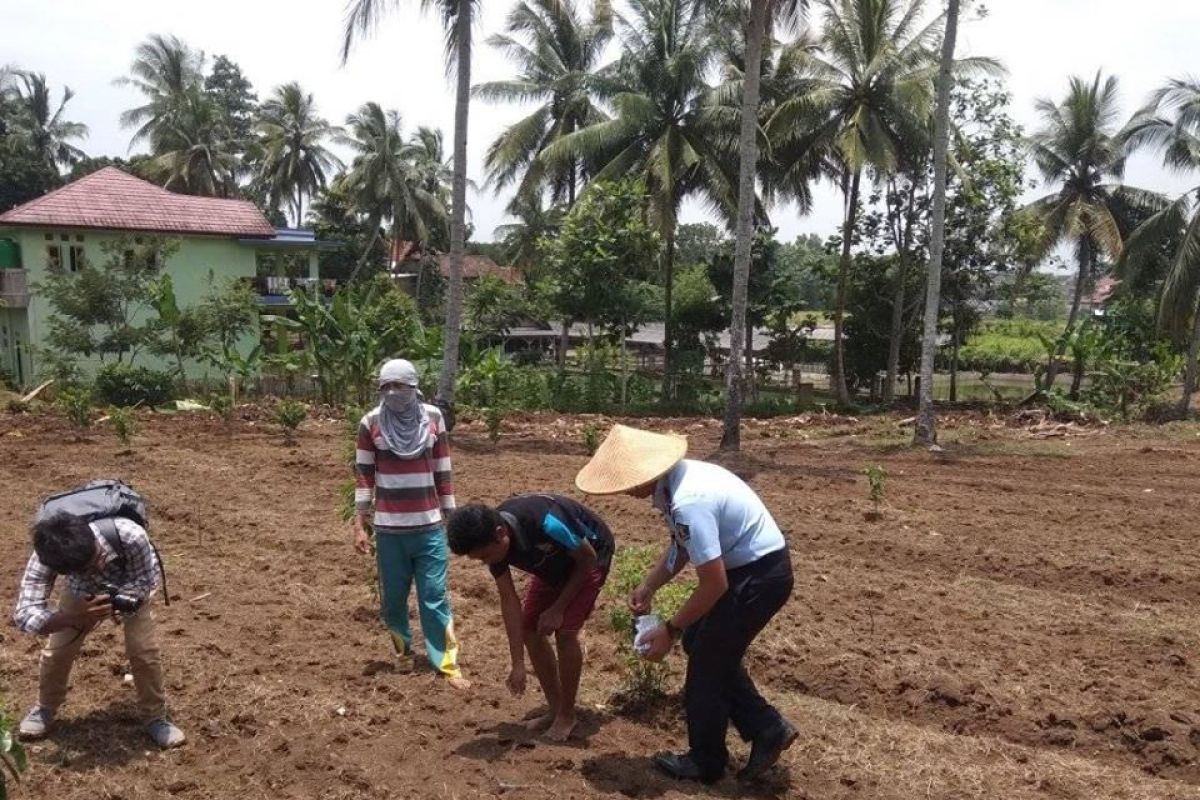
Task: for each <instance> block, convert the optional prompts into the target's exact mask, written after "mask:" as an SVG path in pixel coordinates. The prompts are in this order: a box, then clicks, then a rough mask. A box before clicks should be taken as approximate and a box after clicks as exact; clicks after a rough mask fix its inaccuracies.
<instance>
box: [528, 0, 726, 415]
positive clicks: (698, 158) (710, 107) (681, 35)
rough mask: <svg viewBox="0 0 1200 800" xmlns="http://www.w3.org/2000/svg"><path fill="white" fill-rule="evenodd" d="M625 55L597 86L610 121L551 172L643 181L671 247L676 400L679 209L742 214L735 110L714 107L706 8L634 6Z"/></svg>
mask: <svg viewBox="0 0 1200 800" xmlns="http://www.w3.org/2000/svg"><path fill="white" fill-rule="evenodd" d="M617 28H618V35H619V38H620V41H621V46H622V47H621V49H622V56H621V58H620V60H619V61H618V62H617V63H616V64H614V65H612V66H611V67H610V68H608V69H606V70H604V71H602V73H601V74H600V75H599V77H598V80H597V93H598V96H599V97H600V99H601V101H602V102H603V103H604V104H605V105H606V106H608V107H609V108H610V109H611V119H607V120H603V121H600V122H596V123H593V124H592V125H589V126H587V127H585V128H583V129H582V130H579V131H576V132H575V133H572V134H568V135H566V136H564V137H562V138H561V139H559V140H558V141H556V142H554V143H553V144H551V145H550V146H549V147H547V148H546V150H545V152H544V153H543V154H542V159H544V160H545V161H546V162H547V164H549V165H554V166H560V167H561V166H563V165H566V164H569V163H570V162H571V161H572V160H574V161H575V162H577V163H580V162H581V163H585V164H590V165H593V167H592V168H593V170H594V171H593V172H592V176H591V177H592V180H593V181H605V180H613V179H616V178H620V177H623V176H625V175H630V174H633V175H636V176H638V177H639V178H640V179H641V180H642V181H643V182H644V183H645V185H646V188H647V190H648V192H649V197H650V212H651V215H652V217H653V218H654V220H655V221H656V223H657V226H658V228H659V231H660V233H661V235H662V238H663V242H664V253H663V277H664V283H665V289H666V292H665V298H664V299H665V306H666V308H665V311H666V336H665V341H664V347H665V357H666V358H665V361H666V363H665V365H664V366H665V369H666V380H664V383H663V390H664V394H667V393H669V392H670V375H671V347H672V333H673V331H672V320H671V300H672V298H671V295H672V288H673V279H674V260H675V228H676V224H677V222H678V214H679V208H680V205H681V204H682V203H683V200H684V199H685V198H687V197H689V196H697V197H700V198H702V199H703V200H704V201H706V202H707V203H708V205H709V206H710V207H712V208H714V209H716V210H717V211H719V212H720V213H721V214H723V215H724V216H725V218H726V219H729V220H732V219H733V218H734V216H735V214H736V209H737V155H736V136H737V134H736V131H737V119H738V116H737V109H736V108H734V107H731V106H728V105H723V104H720V103H716V102H714V100H715V98H714V93H713V92H712V90H711V89H710V87H709V85H708V83H707V81H706V76H707V73H708V71H709V69H710V68H711V67H712V66H713V65H714V63H715V58H716V56H717V52H718V51H717V48H716V46H715V42H714V40H713V38H712V37H710V36H709V35H708V34H709V29H708V27H707V25H706V19H705V4H704V3H702V2H700V0H631V2H630V3H629V13H628V14H621V15H618V16H617Z"/></svg>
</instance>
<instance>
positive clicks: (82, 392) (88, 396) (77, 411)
mask: <svg viewBox="0 0 1200 800" xmlns="http://www.w3.org/2000/svg"><path fill="white" fill-rule="evenodd" d="M58 404H59V407H60V408H62V410H63V413H64V414H66V415H67V419H69V420H70V421H71V424H72V425H74V426H75V427H76V428H79V429H80V430H83V429H84V428H87V427H89V426H90V425H91V424H92V393H91V392H90V391H89V390H87V389H83V388H77V389H63V391H62V392H61V393H60V394H59V396H58Z"/></svg>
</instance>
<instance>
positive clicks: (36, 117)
mask: <svg viewBox="0 0 1200 800" xmlns="http://www.w3.org/2000/svg"><path fill="white" fill-rule="evenodd" d="M17 77H18V78H19V88H18V89H17V91H16V98H15V99H16V103H15V107H16V111H17V113H18V114H19V115H20V117H21V118H22V120H23V125H24V127H25V130H24V132H23V133H24V136H25V138H26V140H27V141H28V144H29V148H30V150H31V151H32V152H33V153H34V154H35V155H36V156H37V157H38V158H40V159H41V160H42V161H43V162H44V163H45V164H46V166H48V167H49V168H50V169H51V170H53V171H54V172H58V170H59V169H60V168H62V169H69V168H71V167H72V166H74V165H75V164H76V163H77V162H79V161H80V160H81V159H83V158H84V156H85V154H84V152H83V151H82V150H80V149H79V148H78V147H76V146H75V145H74V144H72V143H71V140H73V139H82V138H84V137H86V136H87V135H88V128H87V125H84V124H83V123H82V122H71V121H70V120H67V119H64V118H63V111H64V110H65V108H66V105H67V103H68V102H70V100H71V98H72V97H74V96H75V93H74V92H72V91H71V90H70V89H69V88H68V87H65V86H64V87H63V92H62V99H61V100H59V102H58V107H57V108H55V107H54V100H53V98H52V96H51V93H50V87H49V85H47V83H46V76H45V75H43V74H42V73H40V72H20V73H18V74H17Z"/></svg>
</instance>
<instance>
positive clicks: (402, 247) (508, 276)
mask: <svg viewBox="0 0 1200 800" xmlns="http://www.w3.org/2000/svg"><path fill="white" fill-rule="evenodd" d="M424 255H425V253H424V252H423V251H422V250H421V246H420V245H419V244H418V243H417V242H410V241H406V240H404V239H397V240H395V241H394V242H393V243H392V268H393V269H395V268H398V267H399V266H400V265H401V264H403V263H404V262H406V261H418V260H420V259H421V258H422V256H424ZM432 255H433V256H434V257H435V258H436V259H437V265H438V271H439V272H441V273H442V275H443V277H446V278H449V277H450V256H449V254H447V253H437V252H434V253H432ZM484 275H495V276H496V277H497V278H499V279H500V280H502V281H504V282H505V283H508V284H513V285H516V284H519V283H521V273H520V272H518V271H517V270H516V269H514V268H513V267H502V266H500V265H499V264H497V263H496V262H495V261H493V260H492V259H491V258H489V257H487V256H472V255H464V256H463V267H462V276H463V280H465V281H473V280H477V279H479V278H482V277H483V276H484Z"/></svg>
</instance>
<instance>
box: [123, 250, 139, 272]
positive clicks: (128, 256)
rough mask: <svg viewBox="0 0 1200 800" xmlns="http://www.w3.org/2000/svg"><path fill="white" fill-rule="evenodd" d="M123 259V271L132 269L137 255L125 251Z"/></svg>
mask: <svg viewBox="0 0 1200 800" xmlns="http://www.w3.org/2000/svg"><path fill="white" fill-rule="evenodd" d="M123 257H124V259H125V261H124V263H125V269H133V265H134V260H135V259H136V258H137V253H135V252H133V251H132V250H126V251H125V253H124V254H123Z"/></svg>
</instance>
